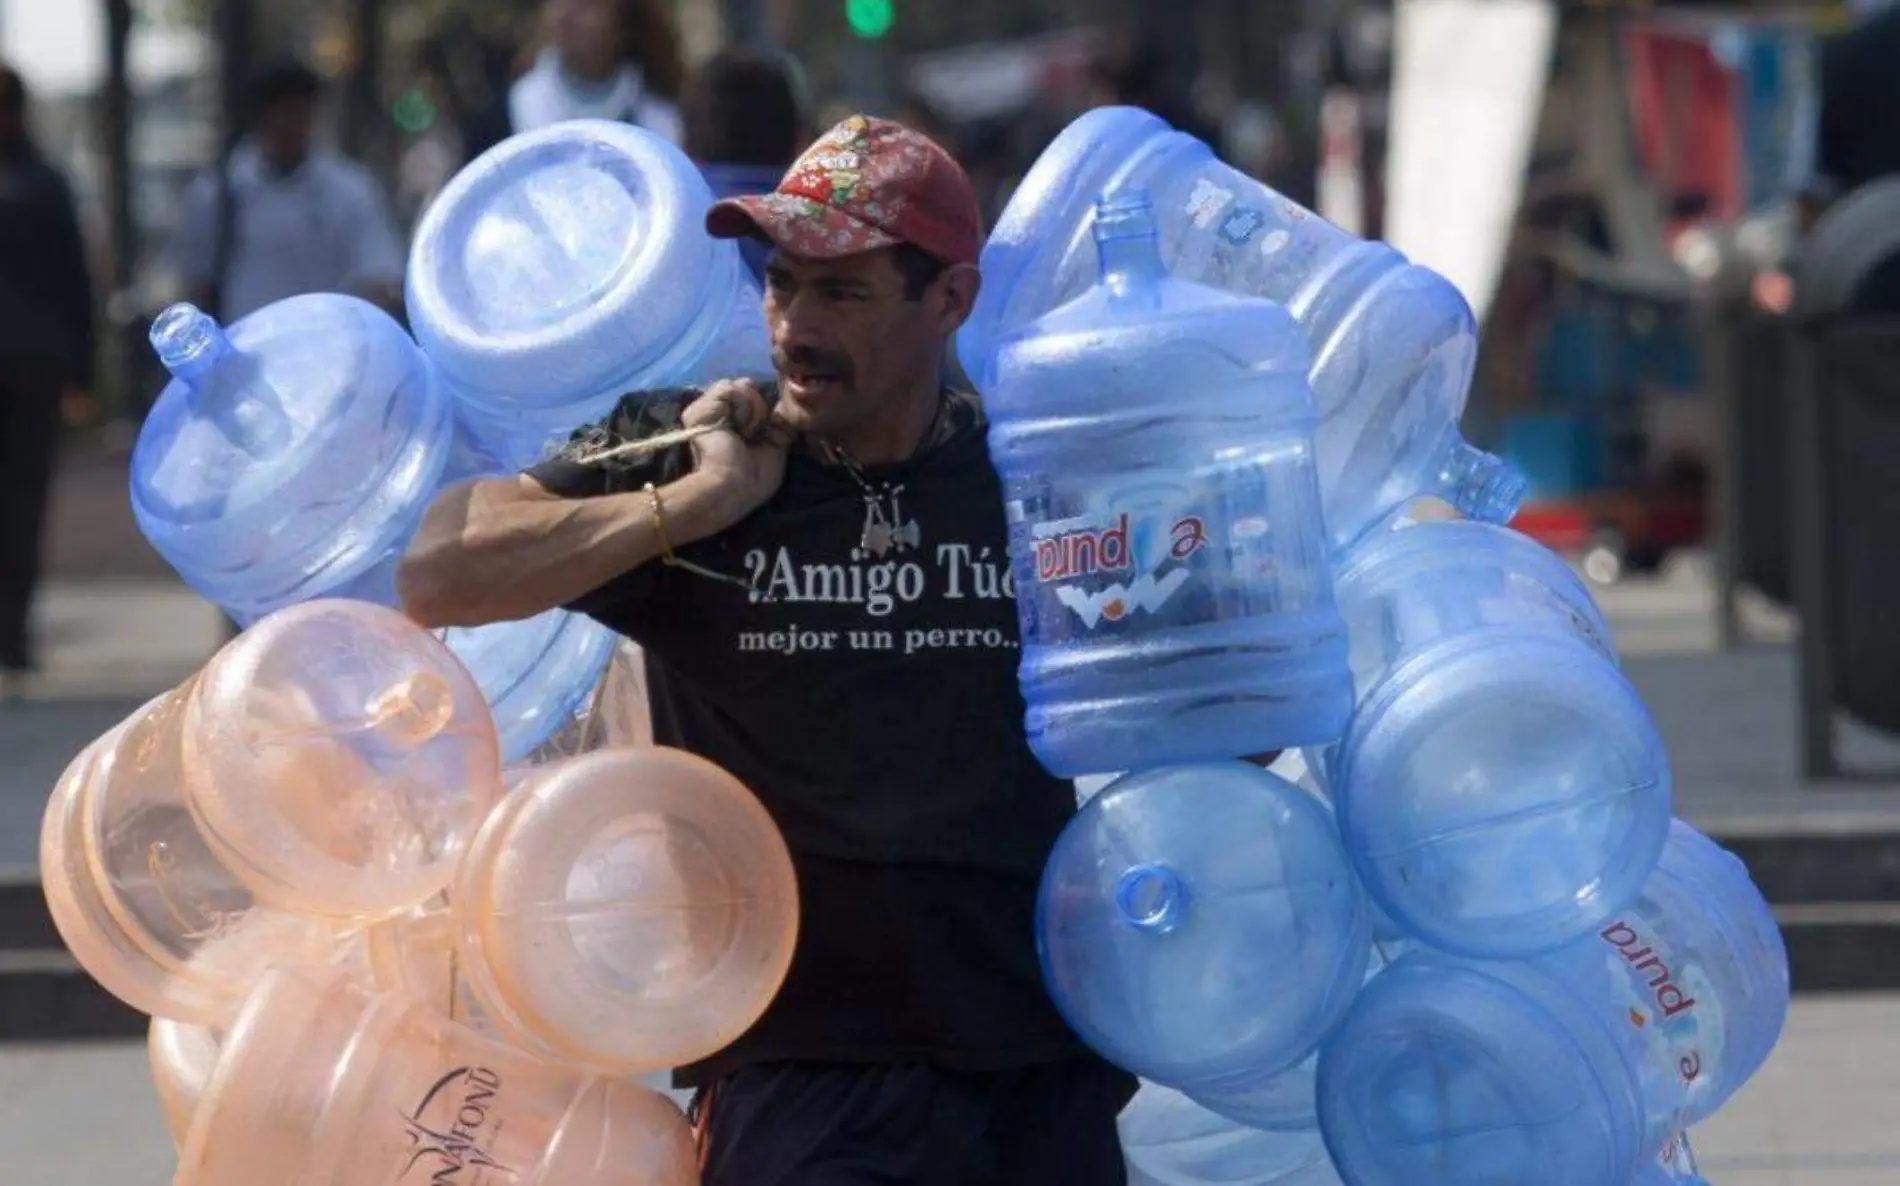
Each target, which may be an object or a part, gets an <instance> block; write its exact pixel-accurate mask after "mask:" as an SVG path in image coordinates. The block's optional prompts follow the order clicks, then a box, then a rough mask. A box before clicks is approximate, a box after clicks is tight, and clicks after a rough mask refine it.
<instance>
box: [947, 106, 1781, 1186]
mask: <svg viewBox="0 0 1900 1186" xmlns="http://www.w3.org/2000/svg"><path fill="white" fill-rule="evenodd" d="M983 265H984V272H985V277H984V281H985V283H984V289H983V294H984V295H983V297H982V299H981V300H980V302H979V305H978V308H977V311H976V315H975V317H974V318H973V319H972V323H971V325H970V326H969V327H968V328H967V330H966V332H965V334H964V335H963V338H962V341H961V343H960V349H961V353H962V357H963V361H964V364H965V367H966V369H967V370H968V371H969V372H970V374H971V375H972V376H973V377H974V378H975V379H976V381H977V383H978V385H979V386H980V387H981V388H982V390H983V392H984V394H985V398H986V401H987V404H988V408H989V411H990V414H991V416H992V420H993V425H992V430H991V437H990V442H991V452H992V455H993V457H994V459H995V461H996V464H997V466H998V469H999V470H1000V471H1001V472H1002V474H1003V477H1004V481H1005V484H1006V499H1007V503H1008V513H1009V517H1010V525H1011V533H1012V534H1011V551H1012V558H1013V561H1014V564H1015V579H1016V590H1017V603H1018V607H1019V610H1020V614H1021V621H1022V628H1023V648H1024V649H1023V661H1022V670H1021V676H1022V684H1023V689H1024V693H1025V697H1026V700H1027V703H1028V720H1027V728H1028V733H1029V737H1030V741H1031V744H1032V745H1033V747H1034V748H1035V750H1036V752H1037V754H1038V755H1039V757H1040V758H1041V759H1042V761H1043V763H1044V764H1045V765H1046V766H1047V767H1048V768H1049V769H1050V770H1051V771H1053V772H1055V773H1057V774H1059V775H1063V776H1085V775H1101V774H1109V773H1114V772H1127V773H1125V774H1124V775H1123V776H1122V777H1121V778H1119V779H1117V780H1116V781H1114V782H1112V783H1110V784H1109V785H1108V786H1107V788H1106V789H1103V790H1101V791H1100V792H1099V793H1098V794H1096V795H1095V796H1094V797H1092V798H1090V799H1089V800H1088V801H1087V802H1086V803H1085V805H1084V806H1083V808H1082V810H1081V811H1080V813H1079V814H1078V815H1077V817H1076V818H1075V820H1074V821H1073V822H1072V823H1071V825H1070V826H1069V828H1068V829H1067V831H1066V832H1065V833H1064V834H1063V836H1062V837H1061V839H1060V841H1059V842H1058V844H1057V847H1056V850H1055V852H1054V854H1053V855H1052V857H1051V859H1050V862H1049V865H1048V868H1047V872H1046V874H1045V876H1044V881H1043V886H1042V891H1041V901H1040V911H1039V939H1040V944H1041V951H1042V956H1043V964H1044V971H1045V975H1046V977H1047V979H1048V983H1049V987H1050V990H1051V992H1052V993H1053V995H1054V997H1055V1000H1056V1002H1057V1004H1058V1005H1059V1006H1060V1008H1061V1009H1062V1010H1063V1012H1064V1014H1065V1015H1066V1017H1067V1018H1068V1019H1069V1021H1070V1023H1071V1024H1072V1025H1073V1026H1074V1028H1075V1029H1076V1030H1077V1031H1078V1032H1079V1033H1080V1034H1081V1035H1082V1036H1083V1037H1084V1038H1085V1039H1086V1040H1087V1041H1088V1042H1089V1043H1090V1044H1091V1045H1093V1046H1094V1047H1095V1048H1096V1049H1097V1050H1098V1051H1100V1052H1101V1053H1102V1054H1103V1055H1105V1056H1106V1057H1108V1058H1109V1059H1111V1060H1113V1061H1114V1062H1116V1063H1118V1064H1120V1065H1121V1066H1123V1067H1125V1068H1127V1069H1129V1070H1131V1071H1133V1072H1135V1073H1137V1074H1138V1075H1140V1076H1141V1077H1142V1078H1143V1079H1144V1080H1145V1085H1144V1087H1143V1089H1142V1091H1141V1093H1140V1094H1139V1095H1138V1096H1137V1097H1136V1099H1135V1102H1134V1103H1133V1104H1132V1105H1131V1107H1130V1108H1129V1110H1128V1112H1127V1113H1126V1114H1125V1116H1124V1118H1123V1138H1124V1145H1125V1147H1126V1149H1127V1153H1128V1157H1129V1161H1130V1165H1131V1167H1132V1170H1133V1174H1134V1177H1135V1179H1136V1180H1137V1181H1138V1182H1145V1183H1155V1184H1165V1186H1190V1184H1202V1183H1242V1182H1245V1183H1255V1184H1264V1183H1279V1184H1282V1186H1291V1184H1295V1183H1298V1184H1301V1186H1318V1184H1322V1183H1337V1182H1340V1181H1342V1180H1343V1181H1344V1182H1345V1183H1348V1184H1349V1186H1626V1184H1640V1186H1651V1184H1660V1183H1665V1182H1700V1181H1703V1179H1701V1178H1699V1177H1698V1176H1697V1175H1696V1172H1695V1170H1694V1168H1693V1165H1692V1163H1691V1160H1690V1158H1689V1155H1688V1151H1687V1145H1686V1142H1685V1139H1684V1134H1685V1132H1686V1130H1687V1129H1688V1128H1689V1126H1691V1125H1693V1124H1695V1123H1696V1122H1698V1121H1700V1120H1701V1119H1703V1118H1704V1117H1706V1116H1708V1115H1709V1114H1710V1113H1711V1112H1713V1111H1714V1110H1715V1109H1716V1108H1718V1107H1720V1106H1721V1105H1722V1103H1723V1102H1724V1101H1725V1100H1726V1099H1727V1098H1728V1097H1729V1096H1730V1095H1731V1094H1733V1092H1734V1091H1735V1090H1736V1088H1737V1087H1739V1086H1740V1085H1741V1084H1742V1083H1743V1082H1744V1081H1745V1080H1746V1079H1747V1078H1748V1077H1749V1076H1750V1075H1751V1074H1753V1073H1754V1072H1755V1071H1756V1070H1757V1069H1758V1068H1759V1067H1760V1066H1761V1065H1762V1063H1763V1061H1764V1060H1765V1059H1766V1057H1767V1055H1768V1053H1769V1051H1770V1049H1771V1048H1772V1047H1773V1045H1774V1043H1775V1040H1776V1038H1777V1036H1778V1035H1779V1032H1780V1028H1781V1024H1782V1020H1783V1017H1784V1015H1785V1012H1786V1008H1787V999H1788V981H1787V966H1786V956H1785V953H1784V951H1783V949H1782V945H1781V940H1780V937H1779V934H1778V932H1777V931H1776V928H1775V925H1774V922H1773V920H1772V918H1771V916H1770V914H1769V912H1768V908H1767V906H1766V905H1765V903H1764V902H1763V900H1762V898H1761V896H1760V895H1759V893H1758V892H1757V891H1756V889H1755V888H1754V886H1753V885H1752V884H1751V882H1750V880H1749V878H1748V876H1747V873H1746V871H1745V870H1744V869H1743V867H1742V866H1741V864H1740V863H1739V862H1738V861H1737V860H1736V859H1735V858H1734V857H1732V856H1731V855H1729V854H1728V853H1726V852H1724V851H1723V850H1722V849H1721V848H1719V847H1717V846H1716V845H1715V844H1714V843H1713V842H1711V841H1710V840H1708V839H1707V838H1706V837H1704V836H1702V835H1700V834H1699V833H1697V832H1696V831H1695V830H1694V829H1692V828H1691V827H1689V826H1688V825H1687V824H1685V823H1683V822H1681V821H1679V820H1672V819H1671V795H1670V778H1669V769H1668V764H1667V761H1666V758H1665V756H1664V753H1663V749H1662V746H1661V743H1660V741H1659V738H1658V736H1657V733H1656V730H1655V728H1654V726H1653V724H1652V723H1651V721H1650V718H1649V716H1648V714H1647V712H1646V711H1645V710H1644V707H1643V704H1642V703H1641V701H1640V699H1639V698H1638V696H1637V694H1636V692H1635V690H1634V689H1633V688H1632V687H1631V685H1630V684H1629V683H1628V681H1627V680H1625V678H1624V677H1623V675H1622V674H1621V673H1620V672H1619V670H1618V662H1617V655H1616V652H1615V650H1614V648H1613V646H1612V644H1611V641H1610V637H1609V632H1608V630H1607V628H1606V626H1605V624H1604V621H1603V619H1602V617H1601V615H1600V614H1599V613H1598V611H1597V609H1596V607H1595V606H1594V605H1593V603H1592V601H1591V598H1590V596H1589V594H1588V593H1587V591H1586V590H1585V588H1584V587H1583V585H1582V584H1581V583H1580V582H1579V581H1578V580H1577V579H1576V578H1575V577H1574V576H1573V575H1572V572H1571V570H1570V569H1569V568H1568V566H1567V565H1566V564H1564V563H1563V562H1562V561H1561V560H1560V559H1558V558H1557V557H1556V556H1554V555H1553V554H1551V553H1550V552H1548V551H1546V550H1544V549H1543V548H1541V547H1540V546H1538V545H1537V544H1535V543H1533V542H1532V541H1530V540H1529V539H1527V538H1525V537H1523V536H1521V535H1518V534H1515V533H1513V532H1512V531H1510V530H1509V529H1508V528H1506V527H1504V526H1500V525H1499V524H1502V523H1504V522H1507V521H1508V520H1509V519H1510V518H1511V517H1512V515H1513V513H1514V512H1515V509H1516V505H1517V503H1518V501H1519V498H1520V497H1521V495H1522V492H1523V484H1522V482H1521V481H1520V480H1519V479H1518V478H1517V477H1516V476H1515V475H1514V474H1513V473H1511V472H1510V471H1509V469H1508V467H1506V466H1505V465H1503V464H1502V463H1501V462H1500V461H1498V460H1497V459H1496V458H1493V457H1490V456H1488V455H1486V454H1484V453H1482V452H1480V451H1478V450H1476V449H1474V448H1472V447H1471V446H1469V445H1467V444H1466V443H1465V442H1464V441H1463V440H1462V438H1461V437H1460V434H1459V432H1458V429H1457V422H1458V417H1459V414H1460V412H1461V410H1462V407H1463V403H1464V395H1465V388H1466V383H1467V381H1468V379H1469V377H1470V373H1471V369H1472V360H1473V353H1474V346H1475V341H1474V339H1475V330H1474V327H1473V324H1472V319H1471V315H1470V313H1469V311H1468V309H1467V307H1466V305H1465V302H1464V301H1463V300H1462V299H1461V298H1460V296H1459V295H1458V293H1457V292H1456V291H1455V290H1453V289H1452V288H1451V287H1450V286H1449V285H1448V284H1447V283H1446V282H1445V281H1444V280H1442V279H1441V278H1439V277H1437V276H1436V275H1434V274H1432V273H1430V272H1428V271H1426V270H1424V269H1421V268H1418V267H1414V266H1412V265H1410V264H1408V263H1407V261H1406V260H1405V259H1404V258H1403V257H1402V256H1400V255H1399V254H1397V253H1396V252H1394V251H1392V250H1391V249H1389V248H1387V247H1385V246H1383V245H1380V244H1375V243H1366V242H1361V241H1358V240H1356V239H1354V238H1352V237H1351V236H1348V235H1346V234H1344V233H1343V232H1341V231H1339V230H1338V229H1336V228H1334V227H1332V226H1330V225H1328V224H1326V223H1324V222H1323V221H1321V220H1319V219H1317V218H1315V217H1313V216H1312V215H1310V214H1309V213H1307V212H1306V211H1304V210H1302V209H1300V208H1298V207H1297V206H1294V205H1293V204H1292V203H1290V202H1288V201H1286V200H1285V199H1283V198H1281V197H1280V196H1278V195H1276V194H1274V193H1273V192H1271V191H1270V190H1267V189H1266V188H1265V187H1263V186H1262V185H1260V184H1259V183H1258V182H1256V181H1254V180H1252V179H1250V178H1247V177H1245V176H1243V175H1241V174H1239V173H1237V172H1235V171H1234V170H1232V169H1229V168H1227V167H1226V166H1224V165H1222V164H1221V163H1220V162H1219V161H1217V160H1216V159H1215V158H1214V157H1213V155H1212V154H1211V153H1210V152H1209V151H1208V149H1207V148H1206V147H1204V146H1203V145H1201V144H1200V143H1199V142H1197V141H1195V140H1193V139H1192V138H1190V137H1188V136H1185V135H1182V134H1180V133H1177V132H1175V131H1173V130H1171V129H1170V128H1168V127H1167V126H1166V125H1165V124H1164V123H1162V122H1161V121H1159V120H1157V119H1155V118H1154V117H1152V116H1150V115H1148V114H1146V113H1144V112H1139V111H1134V110H1130V109H1105V110H1099V111H1096V112H1092V113H1090V114H1089V115H1086V116H1084V117H1083V118H1082V119H1080V120H1079V121H1077V122H1076V123H1075V124H1073V125H1071V127H1070V128H1069V129H1068V130H1067V131H1065V132H1064V133H1063V134H1062V136H1061V137H1060V138H1059V139H1058V140H1057V141H1056V142H1055V143H1054V145H1053V146H1052V147H1051V148H1050V149H1049V150H1048V151H1047V152H1046V153H1045V154H1044V156H1043V158H1042V160H1041V161H1040V162H1039V163H1038V164H1037V165H1036V167H1035V168H1034V170H1032V172H1031V173H1030V174H1029V176H1028V177H1027V178H1026V179H1025V180H1024V182H1023V184H1022V186H1021V188H1020V189H1019V190H1018V191H1017V193H1016V195H1015V196H1014V198H1013V199H1012V201H1011V203H1010V206H1009V208H1008V210H1007V211H1006V212H1005V215H1004V217H1003V218H1002V219H1001V221H1000V223H999V225H998V226H997V228H996V230H995V232H994V235H993V236H992V239H991V243H990V245H989V247H988V249H987V251H986V252H985V255H984V259H983ZM1424 496H1435V497H1436V498H1437V499H1438V500H1440V501H1441V502H1443V503H1448V504H1449V505H1450V506H1451V507H1452V508H1453V509H1455V510H1456V511H1458V512H1460V513H1461V516H1462V519H1461V520H1459V521H1442V520H1441V521H1428V522H1418V523H1414V522H1411V521H1410V520H1407V519H1405V518H1403V517H1402V513H1403V512H1404V511H1405V510H1406V509H1407V507H1408V506H1409V505H1410V504H1412V503H1413V502H1414V500H1416V499H1419V498H1421V497H1424ZM1275 750H1295V751H1300V752H1302V753H1303V754H1304V758H1305V765H1306V768H1307V777H1306V779H1305V781H1306V783H1307V785H1306V786H1305V787H1302V786H1296V785H1294V783H1293V782H1291V781H1288V780H1287V779H1285V778H1282V777H1280V776H1279V775H1276V774H1275V773H1272V772H1269V771H1267V770H1262V769H1260V768H1258V767H1257V766H1254V765H1250V764H1247V763H1245V762H1242V761H1239V759H1242V758H1247V757H1257V756H1259V755H1262V754H1263V753H1266V752H1268V751H1275Z"/></svg>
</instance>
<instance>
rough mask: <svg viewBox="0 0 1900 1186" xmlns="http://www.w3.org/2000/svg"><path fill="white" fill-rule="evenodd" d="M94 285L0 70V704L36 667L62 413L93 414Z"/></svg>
mask: <svg viewBox="0 0 1900 1186" xmlns="http://www.w3.org/2000/svg"><path fill="white" fill-rule="evenodd" d="M92 364H93V308H92V282H91V277H90V276H89V275H88V273H87V269H86V251H85V245H84V241H83V239H82V237H81V235H80V231H79V216H78V211H77V209H76V208H75V205H74V202H73V195H72V191H71V189H69V188H68V186H67V184H66V179H65V178H64V177H62V176H60V174H59V172H58V170H56V169H55V168H54V167H53V166H52V165H51V164H50V163H48V162H47V161H46V159H45V158H44V157H42V156H41V155H40V152H39V149H38V148H37V147H36V146H35V144H34V142H33V138H32V136H31V134H30V133H29V132H28V129H27V92H26V83H25V81H24V80H23V79H21V77H20V75H19V74H18V73H16V72H15V71H14V70H12V69H11V68H9V67H7V66H5V65H0V697H3V698H5V699H9V700H10V699H13V698H15V697H17V696H18V695H20V694H21V693H22V692H23V691H24V689H25V681H26V679H27V676H28V675H29V674H30V673H31V672H32V670H33V669H34V667H35V662H34V659H35V656H34V653H33V652H34V649H33V639H32V613H33V598H34V593H35V592H36V590H37V589H38V586H39V578H40V559H41V550H42V544H43V542H44V536H45V525H46V507H47V502H48V499H49V498H50V496H51V493H52V485H53V462H54V458H55V456H56V454H57V451H58V446H59V432H60V418H61V409H62V407H63V408H64V409H65V413H66V416H67V417H68V418H69V419H77V418H80V417H83V416H86V415H87V414H88V413H89V409H90V406H91V396H90V395H89V393H88V389H89V387H90V386H91V383H92Z"/></svg>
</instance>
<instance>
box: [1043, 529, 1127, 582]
mask: <svg viewBox="0 0 1900 1186" xmlns="http://www.w3.org/2000/svg"><path fill="white" fill-rule="evenodd" d="M1131 563H1132V557H1131V556H1130V555H1129V551H1128V516H1127V515H1122V516H1120V517H1119V518H1117V519H1116V520H1115V523H1114V525H1113V526H1112V527H1089V528H1083V529H1081V530H1079V531H1065V532H1063V533H1062V534H1061V535H1052V536H1047V537H1045V538H1043V539H1039V540H1037V541H1036V579H1037V580H1038V581H1066V580H1068V579H1070V578H1071V577H1083V576H1090V575H1093V574H1095V573H1099V572H1122V571H1124V570H1126V569H1127V568H1128V567H1129V566H1130V564H1131Z"/></svg>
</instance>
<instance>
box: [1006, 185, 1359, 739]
mask: <svg viewBox="0 0 1900 1186" xmlns="http://www.w3.org/2000/svg"><path fill="white" fill-rule="evenodd" d="M1094 228H1095V238H1096V240H1097V241H1098V244H1099V246H1100V254H1101V261H1100V282H1099V283H1098V284H1097V285H1096V286H1095V287H1094V288H1092V289H1090V290H1089V291H1087V292H1086V293H1084V294H1083V295H1082V296H1080V297H1078V298H1077V299H1076V300H1074V301H1072V302H1070V303H1069V304H1067V305H1065V306H1063V307H1062V308H1060V309H1058V310H1056V311H1055V312H1053V313H1051V314H1049V315H1048V316H1047V317H1044V318H1042V319H1041V320H1040V321H1037V322H1036V323H1034V324H1033V325H1030V326H1028V327H1025V329H1024V331H1023V333H1022V334H1020V335H1019V336H1017V337H1015V338H1014V339H1012V340H1011V341H1010V342H1008V343H1007V344H1005V345H1004V347H1003V349H1002V351H1001V354H1000V356H999V358H998V361H997V368H998V378H997V381H996V383H995V385H994V387H993V388H992V389H991V391H990V393H989V395H988V398H987V400H986V403H987V407H988V410H989V414H990V419H991V424H990V433H989V448H990V455H991V457H992V459H993V460H994V461H995V463H996V468H997V470H998V472H999V473H1001V475H1002V477H1003V481H1004V486H1005V498H1006V500H1007V506H1008V512H1009V521H1010V559H1011V563H1012V566H1013V569H1014V574H1015V584H1016V606H1017V612H1018V615H1019V617H1020V620H1021V623H1022V641H1023V658H1022V666H1021V675H1022V686H1023V693H1024V696H1025V699H1026V700H1027V701H1028V734H1029V743H1030V746H1031V748H1032V749H1034V750H1035V752H1036V756H1037V757H1039V758H1040V759H1041V760H1042V762H1043V764H1044V765H1045V766H1047V767H1048V768H1049V769H1050V770H1051V771H1052V772H1054V773H1056V774H1058V775H1063V776H1074V775H1081V774H1093V773H1100V772H1103V771H1110V770H1139V769H1143V768H1147V767H1154V766H1162V765H1169V764H1173V763H1179V762H1192V761H1203V760H1208V759H1215V758H1236V757H1244V756H1248V755H1252V754H1259V753H1265V752H1267V751H1269V750H1274V749H1282V748H1286V747H1288V746H1293V745H1300V744H1306V743H1310V742H1322V741H1328V740H1331V739H1333V738H1335V737H1338V736H1339V734H1340V732H1341V731H1342V730H1343V729H1344V727H1345V723H1346V718H1347V716H1348V715H1349V714H1350V712H1351V700H1352V692H1351V686H1350V684H1351V681H1350V679H1349V677H1348V675H1347V672H1346V640H1345V634H1344V631H1343V630H1342V629H1341V626H1340V621H1339V615H1338V612H1337V611H1336V610H1335V608H1334V606H1333V593H1332V577H1331V570H1330V566H1329V563H1328V558H1327V556H1328V553H1327V549H1326V542H1325V532H1324V528H1323V526H1322V524H1321V521H1320V510H1319V487H1318V484H1317V482H1316V480H1315V478H1314V472H1313V449H1312V435H1311V434H1312V426H1313V405H1312V395H1311V392H1310V391H1309V390H1308V388H1307V385H1306V343H1305V339H1304V338H1303V337H1302V335H1301V334H1300V332H1299V328H1298V327H1297V326H1295V325H1294V324H1293V322H1292V320H1291V319H1289V318H1288V317H1287V315H1286V313H1285V312H1284V311H1283V310H1281V309H1280V308H1278V307H1277V306H1275V305H1272V304H1270V303H1268V302H1266V301H1260V300H1252V299H1247V298H1241V297H1235V296H1231V295H1229V294H1226V293H1222V292H1217V291H1215V290H1214V289H1211V288H1204V287H1201V286H1199V285H1193V284H1186V283H1183V282H1181V281H1177V280H1174V279H1171V278H1170V277H1169V276H1168V275H1167V273H1166V272H1165V271H1164V270H1163V269H1162V267H1161V260H1160V256H1159V254H1158V251H1157V241H1156V237H1155V226H1154V217H1153V211H1152V208H1151V207H1150V206H1149V204H1148V202H1147V199H1146V198H1145V197H1144V196H1143V195H1141V194H1140V193H1139V192H1132V193H1124V194H1121V195H1120V196H1114V197H1109V198H1105V199H1104V200H1103V202H1102V204H1101V209H1100V213H1099V215H1098V216H1097V218H1096V220H1095V223H1094Z"/></svg>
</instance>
